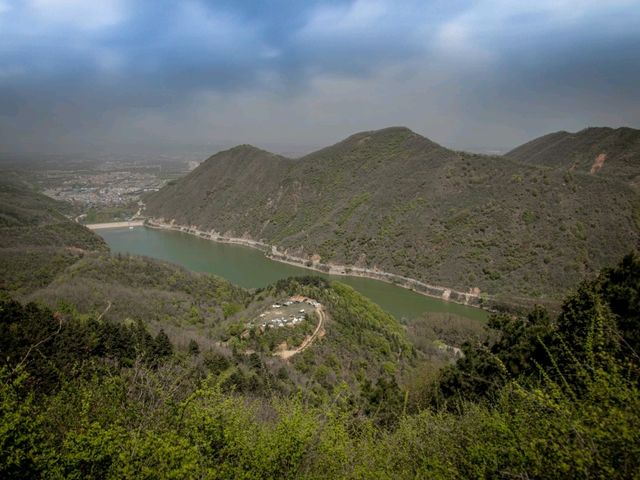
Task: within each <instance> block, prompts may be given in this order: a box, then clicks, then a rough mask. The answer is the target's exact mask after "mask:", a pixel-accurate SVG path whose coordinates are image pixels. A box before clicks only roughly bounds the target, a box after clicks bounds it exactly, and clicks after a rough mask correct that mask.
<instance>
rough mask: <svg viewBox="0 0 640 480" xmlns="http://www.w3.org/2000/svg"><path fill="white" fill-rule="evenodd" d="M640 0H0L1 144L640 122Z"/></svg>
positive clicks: (174, 143)
mask: <svg viewBox="0 0 640 480" xmlns="http://www.w3.org/2000/svg"><path fill="white" fill-rule="evenodd" d="M637 25H640V5H639V4H638V2H637V1H629V0H609V1H607V2H600V1H598V2H596V1H593V0H582V1H578V0H553V1H552V0H539V1H537V2H515V1H508V0H479V1H474V2H471V1H458V0H449V1H440V0H434V1H430V2H426V1H411V0H409V1H403V2H393V1H391V0H367V1H364V0H356V1H340V0H335V1H308V2H297V1H294V0H290V1H287V0H277V1H270V2H266V1H254V2H250V1H248V2H235V1H232V0H227V1H218V2H213V1H205V0H182V1H178V0H174V1H171V0H131V1H128V0H100V1H96V2H86V1H85V0H14V1H11V2H8V1H7V0H0V151H5V152H6V151H19V150H22V151H43V150H57V151H61V152H64V151H72V150H91V149H103V150H104V149H109V148H120V149H126V148H132V149H133V148H136V149H144V148H152V147H153V148H154V149H155V150H158V149H162V148H169V147H173V148H177V147H178V148H179V147H184V148H187V147H188V146H193V145H198V146H202V145H230V144H232V143H235V142H251V143H257V144H260V145H274V144H278V145H285V146H286V145H295V146H300V145H311V146H312V145H322V144H325V143H328V142H331V141H336V140H339V139H340V138H341V137H343V136H346V135H348V134H350V133H352V132H354V131H357V130H364V129H371V128H380V127H384V126H388V125H398V124H400V125H407V126H409V127H410V128H412V129H414V130H416V131H418V132H419V133H421V134H424V135H426V136H429V137H431V138H433V139H434V140H436V141H439V142H441V143H445V144H447V145H451V146H455V147H458V148H478V149H486V148H491V147H498V148H504V147H507V146H511V145H514V144H516V143H519V142H521V141H525V140H527V139H529V138H530V137H532V136H535V135H538V134H542V133H546V132H548V131H553V130H558V129H569V130H570V129H579V128H583V127H584V126H587V125H604V124H606V125H612V126H618V125H630V126H635V127H640V89H638V88H637V85H638V84H640V60H639V57H638V53H637V52H639V51H640V29H638V28H637Z"/></svg>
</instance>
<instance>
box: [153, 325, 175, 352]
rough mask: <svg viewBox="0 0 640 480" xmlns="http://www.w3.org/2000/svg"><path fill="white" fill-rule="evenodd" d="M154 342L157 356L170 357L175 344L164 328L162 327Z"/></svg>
mask: <svg viewBox="0 0 640 480" xmlns="http://www.w3.org/2000/svg"><path fill="white" fill-rule="evenodd" d="M154 343H155V346H154V349H153V353H154V354H155V356H156V358H162V357H168V356H170V355H171V354H172V353H173V345H171V340H169V336H168V335H167V334H166V333H165V331H164V329H160V331H159V332H158V335H156V338H155V342H154Z"/></svg>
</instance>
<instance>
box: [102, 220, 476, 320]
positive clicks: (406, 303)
mask: <svg viewBox="0 0 640 480" xmlns="http://www.w3.org/2000/svg"><path fill="white" fill-rule="evenodd" d="M95 233H97V234H99V235H100V236H101V237H102V238H104V239H105V240H106V242H107V243H108V244H109V247H111V250H112V251H113V252H114V253H130V254H134V255H145V256H148V257H153V258H157V259H160V260H167V261H169V262H172V263H176V264H178V265H182V266H183V267H185V268H188V269H189V270H193V271H196V272H206V273H211V274H214V275H218V276H220V277H222V278H225V279H227V280H228V281H230V282H232V283H235V284H236V285H239V286H241V287H244V288H259V287H264V286H266V285H269V284H270V283H273V282H275V281H277V280H279V279H281V278H286V277H291V276H301V275H318V276H321V277H324V278H327V279H330V280H337V281H339V282H342V283H346V284H347V285H350V286H351V287H353V288H354V289H356V290H357V291H359V292H360V293H362V294H363V295H365V296H367V297H369V298H370V299H371V300H373V301H374V302H376V303H377V304H378V305H380V306H381V307H382V308H384V309H385V310H387V311H388V312H389V313H391V314H392V315H394V316H395V317H396V318H402V317H407V318H414V317H417V316H420V315H423V314H424V313H426V312H434V313H451V314H455V315H460V316H463V317H467V318H472V319H474V320H485V319H486V318H487V313H486V312H485V311H484V310H481V309H479V308H473V307H467V306H464V305H458V304H455V303H450V302H445V301H442V300H439V299H436V298H431V297H425V296H424V295H420V294H417V293H415V292H412V291H411V290H407V289H405V288H401V287H398V286H396V285H392V284H390V283H386V282H382V281H379V280H373V279H369V278H360V277H342V276H334V275H326V274H323V273H320V272H315V271H311V270H307V269H304V268H301V267H295V266H293V265H287V264H284V263H280V262H275V261H273V260H269V259H268V258H266V257H265V256H264V254H263V253H262V252H261V251H259V250H255V249H252V248H249V247H244V246H240V245H229V244H224V243H217V242H212V241H211V240H205V239H203V238H199V237H196V236H193V235H189V234H187V233H182V232H174V231H167V230H155V229H152V228H146V227H136V228H133V229H131V230H130V229H128V228H110V229H102V230H96V232H95Z"/></svg>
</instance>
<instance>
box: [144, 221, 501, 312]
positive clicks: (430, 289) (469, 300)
mask: <svg viewBox="0 0 640 480" xmlns="http://www.w3.org/2000/svg"><path fill="white" fill-rule="evenodd" d="M141 225H144V226H146V227H149V228H154V229H157V230H171V231H175V232H182V233H187V234H189V235H194V236H196V237H199V238H203V239H205V240H211V241H214V242H218V243H227V244H232V245H241V246H245V247H249V248H253V249H256V250H260V251H262V252H263V253H264V254H265V256H266V257H267V258H268V259H270V260H273V261H276V262H280V263H285V264H288V265H292V266H294V267H300V268H304V269H307V270H311V271H316V272H319V273H324V274H327V275H335V276H343V277H359V278H369V279H371V280H378V281H382V282H385V283H390V284H392V285H397V286H399V287H402V288H405V289H407V290H411V291H413V292H415V293H418V294H420V295H424V296H426V297H431V298H437V299H438V300H443V301H445V302H451V303H456V304H459V305H464V306H467V307H473V308H479V309H481V310H486V311H489V309H488V308H487V307H488V305H487V303H488V302H487V300H489V298H487V297H481V296H480V295H479V294H476V293H471V292H460V291H457V290H453V289H451V288H447V287H441V286H436V285H429V284H426V283H424V282H421V281H419V280H416V279H413V278H408V277H403V276H401V275H397V274H395V273H390V272H384V271H382V270H372V269H366V268H361V267H355V266H347V265H335V264H326V263H321V262H312V261H311V260H308V259H305V258H301V257H295V256H293V255H288V254H286V253H284V252H281V251H280V250H279V249H278V247H276V246H274V245H269V244H266V243H263V242H259V241H256V240H251V239H246V238H239V237H226V236H224V235H221V234H220V233H218V232H216V231H215V230H211V231H209V232H205V231H202V230H198V229H197V228H194V227H187V226H184V225H175V224H169V223H165V222H160V221H158V220H155V219H149V218H148V219H147V220H146V221H144V222H141Z"/></svg>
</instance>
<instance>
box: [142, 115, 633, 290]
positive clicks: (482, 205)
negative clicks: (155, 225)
mask: <svg viewBox="0 0 640 480" xmlns="http://www.w3.org/2000/svg"><path fill="white" fill-rule="evenodd" d="M627 130H630V129H627ZM623 133H624V132H623ZM632 133H633V131H632ZM620 138H621V139H620V142H622V143H621V145H622V147H620V148H619V150H618V152H619V153H617V154H616V157H615V158H627V157H626V156H625V155H627V153H624V152H626V150H624V148H627V147H628V148H629V149H630V151H633V149H634V148H635V143H633V141H631V140H630V141H628V142H627V143H624V139H625V138H626V137H624V135H622V136H621V137H620ZM634 138H635V137H634ZM612 142H613V141H612ZM620 142H619V143H620ZM623 147H624V148H623ZM529 150H530V151H531V152H532V151H533V150H534V148H533V147H531V148H530V149H529ZM629 155H630V154H629ZM627 163H629V162H627ZM605 165H606V162H605ZM629 165H630V167H629V168H630V169H633V162H631V163H629ZM606 169H607V167H603V169H601V170H600V172H605V171H606ZM629 175H631V174H629ZM147 213H148V214H149V215H150V216H153V217H156V218H163V219H165V220H166V221H175V222H177V223H178V224H183V225H193V226H197V227H198V228H200V229H202V230H210V229H213V230H215V231H217V232H220V233H224V234H227V235H231V236H244V237H250V238H253V239H255V240H263V241H265V242H267V243H270V244H273V245H278V246H280V247H283V248H284V249H286V250H287V252H288V253H290V254H293V255H296V256H302V257H308V258H312V257H313V258H315V259H317V258H318V257H319V258H320V261H321V262H330V263H331V262H332V263H337V264H347V265H356V266H361V267H368V268H374V267H377V268H379V269H382V270H385V271H389V272H392V273H396V274H400V275H404V276H407V277H411V278H416V279H418V280H423V281H426V282H428V283H432V284H438V285H443V286H447V287H450V288H455V289H458V290H463V291H467V290H469V289H470V288H479V289H480V290H481V291H482V292H487V293H489V294H490V295H494V296H502V297H504V298H506V299H511V300H513V299H515V298H516V297H523V299H531V298H534V299H536V300H538V301H544V300H548V299H551V300H553V299H559V298H560V297H561V296H562V295H563V294H564V293H565V292H566V290H567V289H568V288H569V287H570V286H572V285H574V284H575V283H576V282H577V281H579V279H581V278H583V277H584V276H589V275H594V274H595V272H597V271H598V269H600V268H601V267H603V266H607V265H611V264H612V263H613V262H614V261H615V260H616V259H617V258H619V257H620V256H621V255H623V254H624V253H626V252H627V251H629V250H630V249H632V248H633V247H634V246H635V245H637V242H638V240H640V230H639V225H640V198H639V197H638V193H637V191H636V190H635V189H634V187H633V185H631V184H629V183H628V182H625V183H621V182H620V181H619V178H618V177H612V176H608V175H603V174H600V173H599V174H597V175H591V174H589V173H588V172H587V173H585V172H584V171H583V169H574V171H567V168H564V167H561V166H559V165H558V166H555V165H554V166H548V165H546V164H542V165H538V164H533V163H529V162H524V161H520V160H518V159H514V158H513V152H511V154H510V155H508V156H505V157H497V156H484V155H474V154H470V153H464V152H454V151H451V150H449V149H446V148H444V147H442V146H440V145H438V144H436V143H434V142H432V141H430V140H428V139H426V138H424V137H421V136H420V135H418V134H416V133H414V132H412V131H410V130H409V129H406V128H402V127H393V128H387V129H384V130H378V131H373V132H362V133H358V134H355V135H353V136H351V137H349V138H347V139H345V140H344V141H342V142H340V143H338V144H336V145H333V146H331V147H328V148H325V149H322V150H319V151H317V152H314V153H311V154H309V155H307V156H305V157H302V158H301V159H298V160H288V159H285V158H283V157H280V156H276V155H273V154H269V153H267V152H264V151H262V150H258V149H255V148H253V147H247V146H242V147H236V148H234V149H231V150H227V151H224V152H220V153H218V154H216V155H214V156H212V157H211V158H209V159H208V160H207V161H206V162H204V163H203V164H202V165H201V166H200V167H198V168H197V169H196V170H194V171H193V172H191V173H190V174H189V175H187V176H186V177H184V178H182V179H179V180H177V181H176V182H175V183H174V184H173V185H170V186H167V187H165V188H163V189H161V190H160V191H159V192H157V193H155V194H153V195H151V196H150V197H149V198H148V199H147Z"/></svg>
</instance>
